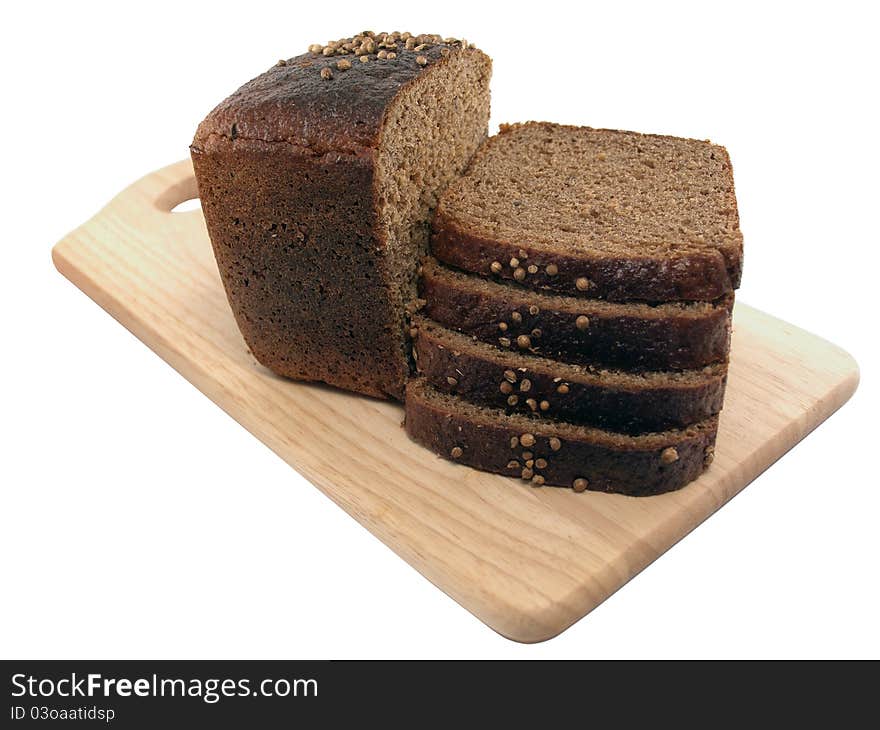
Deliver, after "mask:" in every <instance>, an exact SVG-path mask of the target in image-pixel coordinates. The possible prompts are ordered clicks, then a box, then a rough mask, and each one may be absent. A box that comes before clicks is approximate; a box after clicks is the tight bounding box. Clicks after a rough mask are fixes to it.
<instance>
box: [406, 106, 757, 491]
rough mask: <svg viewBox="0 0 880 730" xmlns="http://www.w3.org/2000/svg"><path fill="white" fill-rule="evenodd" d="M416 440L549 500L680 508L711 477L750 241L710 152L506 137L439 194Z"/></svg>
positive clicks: (579, 138) (596, 138) (639, 140)
mask: <svg viewBox="0 0 880 730" xmlns="http://www.w3.org/2000/svg"><path fill="white" fill-rule="evenodd" d="M433 230H434V234H433V236H432V243H431V253H432V258H428V259H427V260H426V261H425V262H424V264H423V267H422V275H421V282H420V296H421V299H422V300H423V301H424V304H423V306H422V308H421V310H420V312H419V313H418V314H417V315H416V316H414V317H413V320H412V325H413V326H412V332H411V335H412V336H413V357H414V360H415V362H416V369H417V371H418V373H419V374H420V376H421V377H419V378H416V379H414V380H412V381H411V382H410V383H409V385H408V386H407V391H406V428H407V432H408V433H409V435H410V436H411V437H412V438H413V439H414V440H416V441H418V442H419V443H422V444H424V445H426V446H428V447H429V448H431V449H433V450H434V451H435V452H437V453H438V454H440V455H442V456H444V457H446V458H449V459H453V460H456V461H458V462H460V463H463V464H467V465H470V466H472V467H476V468H479V469H484V470H487V471H492V472H497V473H500V474H506V475H509V476H516V477H519V478H521V479H523V480H526V481H527V482H529V483H530V484H532V485H534V486H541V485H545V484H546V485H558V486H567V487H571V488H573V489H574V490H575V491H584V490H586V489H590V490H599V491H606V492H620V493H624V494H630V495H648V494H658V493H662V492H666V491H669V490H672V489H677V488H679V487H682V486H684V485H685V484H687V483H688V482H690V481H691V480H693V479H694V478H696V477H697V476H698V475H699V474H700V473H701V472H702V471H703V470H704V469H705V468H706V467H707V466H708V465H709V464H710V463H711V461H712V457H713V453H714V443H715V435H716V431H717V425H718V414H719V412H720V410H721V406H722V403H723V398H724V388H725V384H726V378H727V358H728V352H729V347H730V329H731V312H732V308H733V300H734V290H735V289H736V288H737V287H738V286H739V281H740V276H741V271H742V235H741V233H740V230H739V217H738V213H737V206H736V197H735V194H734V187H733V175H732V170H731V165H730V160H729V157H728V155H727V152H726V151H725V150H724V148H722V147H719V146H717V145H713V144H710V143H709V142H703V141H697V140H690V139H678V138H674V137H664V136H656V135H643V134H636V133H633V132H619V131H612V130H596V129H590V128H584V127H567V126H560V125H555V124H548V123H534V122H531V123H527V124H519V125H510V126H504V127H502V129H501V132H500V133H499V134H498V135H496V136H494V137H492V138H490V139H488V140H487V141H486V142H485V143H484V144H483V145H482V146H481V147H480V149H479V150H478V151H477V153H476V155H475V157H474V159H473V160H472V162H471V164H470V166H469V168H468V170H467V171H466V173H465V175H464V176H463V177H461V178H459V179H457V180H456V181H454V182H453V183H452V184H451V185H450V187H449V188H447V190H446V191H445V192H444V194H443V195H442V196H441V199H440V202H439V204H438V207H437V210H436V212H435V217H434V223H433Z"/></svg>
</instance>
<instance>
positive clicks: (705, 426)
mask: <svg viewBox="0 0 880 730" xmlns="http://www.w3.org/2000/svg"><path fill="white" fill-rule="evenodd" d="M717 428H718V419H717V417H715V416H713V417H711V418H708V419H706V420H705V421H701V422H700V423H698V424H695V425H693V426H688V427H687V428H685V429H682V430H670V431H664V432H660V433H652V434H645V435H641V436H627V435H625V434H620V433H615V432H613V431H604V430H599V429H596V428H589V427H586V426H574V425H571V424H566V423H555V422H552V421H546V420H537V419H533V418H528V417H526V416H522V415H518V414H516V415H508V414H506V413H504V411H501V410H497V409H493V408H483V407H480V406H476V405H473V404H471V403H468V402H467V401H464V400H462V399H460V398H456V397H454V396H450V395H447V394H445V393H441V392H439V391H437V390H435V389H433V388H432V387H431V386H430V385H429V384H428V383H427V382H426V381H425V380H424V379H421V378H420V379H415V380H412V381H410V383H409V384H408V385H407V390H406V431H407V433H408V434H409V436H410V437H411V438H412V439H413V440H415V441H416V442H417V443H420V444H422V445H423V446H426V447H427V448H429V449H431V450H432V451H434V452H435V453H437V454H440V455H441V456H443V457H444V458H446V459H451V460H453V461H457V462H459V463H461V464H466V465H468V466H472V467H475V468H477V469H482V470H484V471H491V472H495V473H498V474H505V475H507V476H513V477H519V478H521V479H523V480H525V481H527V482H528V483H529V484H531V485H533V486H541V485H548V486H564V487H571V488H573V489H575V490H576V491H583V490H584V489H590V490H595V491H601V492H619V493H621V494H629V495H633V496H645V495H651V494H660V493H662V492H668V491H670V490H673V489H678V488H680V487H683V486H684V485H685V484H687V483H688V482H690V481H692V480H693V479H695V478H696V477H698V476H699V475H700V474H701V473H702V472H703V470H704V469H705V468H706V466H708V464H709V463H710V462H711V460H712V456H713V453H714V443H715V434H716V431H717Z"/></svg>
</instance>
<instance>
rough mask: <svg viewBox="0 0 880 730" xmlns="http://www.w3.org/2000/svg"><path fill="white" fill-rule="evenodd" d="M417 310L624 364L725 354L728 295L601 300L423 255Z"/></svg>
mask: <svg viewBox="0 0 880 730" xmlns="http://www.w3.org/2000/svg"><path fill="white" fill-rule="evenodd" d="M420 287H421V298H422V299H424V300H425V304H424V307H423V309H422V310H421V311H422V313H423V314H424V315H425V316H427V317H429V318H430V319H433V320H434V321H435V322H438V323H440V324H442V325H443V326H445V327H448V328H450V329H453V330H457V331H458V332H462V333H464V334H467V335H471V336H473V337H476V338H477V339H479V340H482V341H483V342H487V343H490V344H492V345H495V346H496V347H500V348H502V349H504V350H509V351H511V352H520V353H522V354H531V355H539V356H541V357H545V358H548V359H551V360H560V361H563V362H569V363H576V364H582V365H602V366H605V367H614V368H618V369H622V370H631V371H644V370H685V369H693V368H701V367H703V366H705V365H711V364H713V363H719V362H726V361H727V355H728V351H729V348H730V318H731V311H732V307H733V295H729V296H727V297H724V298H722V299H721V300H719V301H717V302H684V303H682V302H675V303H673V302H667V303H663V304H658V305H648V304H644V303H638V302H627V303H619V302H606V301H600V300H595V299H577V298H575V297H563V296H559V295H550V294H544V293H539V292H533V291H529V290H528V289H524V288H522V287H519V286H514V285H511V284H499V283H496V282H493V281H488V280H486V279H483V278H482V277H479V276H475V275H473V274H465V273H462V272H460V271H455V270H453V269H450V268H447V267H445V266H442V265H441V264H439V263H438V262H437V261H436V260H434V259H427V260H426V261H425V262H424V264H423V266H422V278H421V284H420Z"/></svg>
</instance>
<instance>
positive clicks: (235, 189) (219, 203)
mask: <svg viewBox="0 0 880 730" xmlns="http://www.w3.org/2000/svg"><path fill="white" fill-rule="evenodd" d="M444 48H448V49H449V50H448V53H449V54H450V55H449V56H448V57H444V56H443V55H442V52H443V50H444ZM422 53H423V55H425V56H426V57H427V60H428V64H427V66H425V67H424V68H423V67H422V66H420V65H419V64H418V63H417V62H416V60H415V59H416V56H417V55H419V54H416V53H415V52H413V51H408V50H403V49H401V50H400V52H399V54H398V56H399V57H398V58H397V59H396V60H394V61H391V60H389V61H381V62H380V61H376V60H375V59H374V60H373V61H372V62H370V63H366V64H360V63H358V65H357V66H356V67H353V68H352V69H351V70H349V71H346V72H340V71H336V66H335V65H336V63H337V62H338V60H339V59H338V58H336V57H333V56H331V57H324V56H319V55H316V54H303V55H301V56H297V57H296V58H292V59H290V60H288V61H287V62H286V64H285V65H279V66H275V67H273V68H272V69H270V70H269V71H267V72H266V73H264V74H262V75H261V76H259V77H257V78H256V79H253V80H252V81H250V82H248V83H247V84H245V85H244V86H242V87H241V88H240V89H239V90H238V91H236V92H235V93H234V94H233V95H232V96H230V97H229V98H228V99H226V100H225V101H223V102H222V103H221V104H220V105H219V106H218V107H217V108H216V109H214V110H213V111H212V112H211V113H210V114H209V115H208V117H207V118H206V119H205V120H204V121H203V122H202V123H201V125H200V126H199V128H198V131H197V133H196V135H195V139H194V141H193V144H192V146H191V148H190V149H191V154H192V159H193V166H194V168H195V172H196V180H197V182H198V188H199V197H200V198H201V201H202V210H203V212H204V215H205V221H206V223H207V228H208V232H209V234H210V237H211V242H212V245H213V248H214V253H215V256H216V259H217V264H218V268H219V271H220V275H221V278H222V280H223V285H224V288H225V290H226V294H227V297H228V299H229V302H230V305H231V307H232V311H233V313H234V315H235V319H236V322H237V323H238V325H239V328H240V329H241V332H242V334H243V336H244V339H245V341H246V343H247V345H248V347H249V348H250V349H251V351H252V352H253V354H254V356H255V357H256V359H257V360H258V361H259V362H260V363H261V364H263V365H265V366H266V367H268V368H269V369H271V370H272V371H274V372H276V373H278V374H279V375H284V376H287V377H291V378H295V379H299V380H317V381H323V382H326V383H330V384H332V385H336V386H339V387H342V388H346V389H349V390H354V391H357V392H360V393H364V394H367V395H371V396H377V397H381V398H388V397H392V398H398V399H400V398H402V397H403V388H404V384H405V381H406V378H407V377H408V374H409V363H408V360H407V354H406V350H407V347H406V342H405V339H404V332H403V328H402V326H401V325H400V324H399V322H400V320H401V311H400V310H401V309H402V305H401V304H400V303H399V302H397V301H395V296H394V294H393V292H394V291H396V290H395V284H394V281H393V280H394V276H395V273H398V274H399V272H394V271H393V268H394V267H393V262H392V260H391V256H390V254H389V251H388V242H387V241H386V240H385V235H384V232H383V230H382V229H381V227H380V225H379V213H378V210H379V200H380V191H379V190H378V189H377V185H376V179H377V168H376V164H377V149H378V146H379V144H380V142H381V137H382V131H383V122H384V120H385V117H386V114H387V112H388V110H389V108H390V107H391V105H392V104H393V103H394V100H395V99H396V98H397V96H398V95H399V94H400V93H401V91H402V90H403V89H404V88H406V87H407V85H408V84H411V83H414V82H415V81H416V80H417V79H418V78H419V77H420V76H422V75H423V74H428V73H431V71H432V69H435V68H440V67H441V66H442V65H444V64H447V63H448V62H449V59H450V58H452V57H453V56H454V55H455V54H480V56H481V57H482V58H485V56H483V54H482V53H481V52H480V51H478V50H477V49H472V48H471V49H461V48H460V47H455V46H447V45H435V46H432V47H431V48H428V49H425V50H424V51H423V52H422ZM486 60H487V61H488V59H486ZM355 62H357V59H355ZM322 68H331V69H333V70H334V71H335V73H334V77H333V78H332V80H325V79H323V78H322V77H321V74H320V71H321V69H322Z"/></svg>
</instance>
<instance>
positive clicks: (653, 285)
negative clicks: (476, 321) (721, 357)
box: [432, 122, 743, 302]
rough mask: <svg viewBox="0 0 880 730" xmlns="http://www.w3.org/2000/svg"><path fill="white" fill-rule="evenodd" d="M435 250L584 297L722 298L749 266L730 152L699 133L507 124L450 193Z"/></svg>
mask: <svg viewBox="0 0 880 730" xmlns="http://www.w3.org/2000/svg"><path fill="white" fill-rule="evenodd" d="M432 253H433V254H434V256H436V257H437V258H438V259H440V260H441V261H444V262H446V263H448V264H451V265H453V266H456V267H458V268H460V269H464V270H466V271H471V272H473V273H477V274H480V275H481V276H485V277H492V278H496V279H510V280H515V281H517V282H519V283H520V284H522V285H523V286H528V287H531V288H534V289H546V290H550V291H553V292H558V293H561V294H569V295H572V296H578V297H587V298H597V299H608V300H613V301H628V300H640V301H650V302H661V301H676V300H706V301H709V300H714V299H718V298H719V297H722V296H724V295H726V294H728V293H730V292H732V291H733V290H734V289H736V288H737V287H738V286H739V283H740V277H741V272H742V253H743V249H742V234H741V233H740V229H739V215H738V213H737V205H736V196H735V193H734V187H733V171H732V169H731V164H730V159H729V157H728V154H727V151H726V150H725V149H724V148H723V147H719V146H718V145H713V144H710V143H709V142H703V141H699V140H693V139H680V138H677V137H664V136H658V135H646V134H637V133H635V132H619V131H614V130H607V129H591V128H589V127H568V126H561V125H557V124H549V123H537V122H529V123H527V124H516V125H509V126H508V125H505V126H502V129H501V132H500V133H499V134H498V135H496V136H494V137H491V138H490V139H488V140H487V141H486V142H485V143H484V144H483V145H482V147H481V148H480V150H479V151H478V152H477V155H476V156H475V157H474V160H473V162H472V163H471V165H470V167H469V168H468V170H467V173H466V175H465V176H464V177H462V178H460V179H459V180H457V181H455V182H454V183H452V184H451V185H450V186H449V188H448V189H447V190H446V192H445V193H444V194H443V196H442V198H441V201H440V204H439V206H438V208H437V212H436V216H435V219H434V236H433V241H432Z"/></svg>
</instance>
